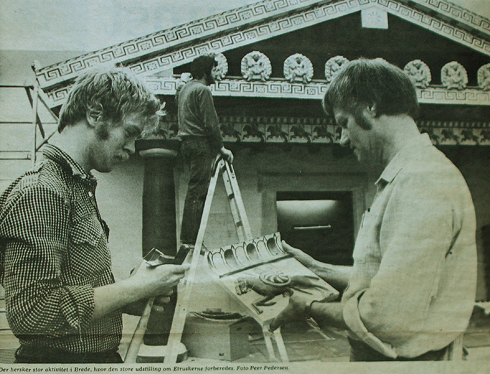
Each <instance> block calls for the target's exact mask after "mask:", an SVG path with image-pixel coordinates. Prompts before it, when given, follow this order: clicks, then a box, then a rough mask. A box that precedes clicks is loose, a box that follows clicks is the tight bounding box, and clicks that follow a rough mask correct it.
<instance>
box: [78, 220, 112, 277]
mask: <svg viewBox="0 0 490 374" xmlns="http://www.w3.org/2000/svg"><path fill="white" fill-rule="evenodd" d="M69 259H70V261H69V266H70V274H72V275H73V276H74V278H75V279H84V281H83V282H82V283H84V284H86V283H87V281H89V283H91V284H92V285H95V283H94V282H95V281H96V278H97V277H98V275H100V274H101V273H103V272H104V271H106V270H107V269H108V268H110V266H111V257H110V253H109V250H108V248H107V238H106V234H105V230H104V228H103V227H102V224H101V223H100V221H99V219H98V218H97V216H96V215H90V216H86V217H83V218H81V219H80V220H77V222H76V223H74V224H73V226H72V228H71V230H70V251H69Z"/></svg>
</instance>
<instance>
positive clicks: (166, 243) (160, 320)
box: [139, 141, 178, 353]
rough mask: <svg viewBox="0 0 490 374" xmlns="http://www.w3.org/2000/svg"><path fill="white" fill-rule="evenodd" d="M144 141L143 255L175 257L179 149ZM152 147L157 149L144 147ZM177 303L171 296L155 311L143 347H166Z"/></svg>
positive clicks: (142, 151) (175, 297)
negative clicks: (152, 252)
mask: <svg viewBox="0 0 490 374" xmlns="http://www.w3.org/2000/svg"><path fill="white" fill-rule="evenodd" d="M143 142H144V143H147V144H143V146H142V148H143V147H144V148H146V149H143V150H141V151H140V152H139V153H140V155H141V157H143V158H144V160H145V172H144V182H143V238H142V240H143V256H144V255H146V254H147V253H148V252H149V251H150V250H151V249H152V248H157V249H158V250H160V251H161V252H163V253H164V254H167V255H170V256H174V255H175V254H176V252H177V234H176V211H175V183H174V165H175V160H176V156H177V154H178V152H177V149H178V148H177V146H176V145H175V144H173V147H165V148H163V147H161V144H151V143H152V142H151V141H149V142H145V141H143ZM160 142H163V141H160ZM160 142H159V143H160ZM148 143H150V144H148ZM151 145H156V147H151V148H147V147H148V146H151ZM166 145H167V144H165V146H166ZM176 301H177V295H176V293H174V295H172V297H171V301H170V303H169V304H166V305H165V307H164V308H163V312H158V313H155V310H154V311H153V312H152V314H151V315H150V319H149V321H148V328H147V330H146V334H145V337H144V341H143V342H144V344H145V345H148V346H158V345H166V344H167V341H168V335H169V332H170V328H171V325H172V317H173V314H174V310H175V304H176ZM140 353H141V350H140Z"/></svg>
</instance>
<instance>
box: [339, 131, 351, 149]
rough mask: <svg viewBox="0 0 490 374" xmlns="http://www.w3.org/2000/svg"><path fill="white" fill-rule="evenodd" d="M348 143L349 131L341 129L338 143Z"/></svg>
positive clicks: (343, 145) (344, 145) (345, 145)
mask: <svg viewBox="0 0 490 374" xmlns="http://www.w3.org/2000/svg"><path fill="white" fill-rule="evenodd" d="M349 143H350V139H349V133H348V131H347V130H346V129H342V135H341V136H340V145H341V146H342V147H347V146H348V145H349Z"/></svg>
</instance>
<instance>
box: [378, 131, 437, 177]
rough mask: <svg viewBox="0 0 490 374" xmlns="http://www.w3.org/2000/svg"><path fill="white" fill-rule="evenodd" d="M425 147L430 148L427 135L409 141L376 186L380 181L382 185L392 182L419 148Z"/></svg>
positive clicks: (385, 170)
mask: <svg viewBox="0 0 490 374" xmlns="http://www.w3.org/2000/svg"><path fill="white" fill-rule="evenodd" d="M427 146H432V142H431V140H430V138H429V135H427V134H420V135H419V136H416V137H415V138H413V139H411V140H409V141H408V142H407V143H406V144H405V145H404V146H403V148H402V149H400V151H398V153H397V154H396V155H395V157H393V159H392V160H391V161H390V163H389V164H388V166H386V168H385V169H384V170H383V172H382V173H381V176H380V177H379V178H378V180H377V181H376V185H378V184H380V183H381V181H383V183H390V182H392V181H393V179H395V177H396V176H397V174H398V173H399V172H400V170H402V169H403V166H404V165H405V163H406V162H407V161H408V160H409V159H410V158H412V157H413V156H414V155H418V154H419V151H420V149H421V148H423V147H427Z"/></svg>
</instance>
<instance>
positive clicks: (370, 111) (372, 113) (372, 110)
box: [365, 104, 376, 118]
mask: <svg viewBox="0 0 490 374" xmlns="http://www.w3.org/2000/svg"><path fill="white" fill-rule="evenodd" d="M365 111H366V114H367V115H368V116H369V117H371V118H376V104H371V105H367V106H366V108H365Z"/></svg>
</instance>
